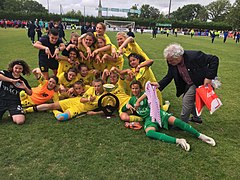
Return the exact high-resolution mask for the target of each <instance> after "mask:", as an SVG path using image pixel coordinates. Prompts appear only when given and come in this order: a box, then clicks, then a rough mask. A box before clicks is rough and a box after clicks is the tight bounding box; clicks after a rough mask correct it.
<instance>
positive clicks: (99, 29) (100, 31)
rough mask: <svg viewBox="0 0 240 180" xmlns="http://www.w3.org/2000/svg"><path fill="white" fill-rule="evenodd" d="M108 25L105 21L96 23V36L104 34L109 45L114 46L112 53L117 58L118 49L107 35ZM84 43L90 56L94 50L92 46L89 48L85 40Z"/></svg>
mask: <svg viewBox="0 0 240 180" xmlns="http://www.w3.org/2000/svg"><path fill="white" fill-rule="evenodd" d="M105 32H106V25H105V24H104V23H103V22H99V23H97V25H96V32H94V36H95V37H96V38H97V37H99V36H103V37H104V39H106V45H107V46H109V47H112V48H111V55H112V57H113V58H116V57H117V50H116V47H115V46H114V45H113V44H112V42H111V40H110V38H109V37H108V36H107V35H106V33H105ZM83 45H84V47H85V48H86V49H87V54H88V57H90V56H91V54H92V52H93V50H92V49H91V48H88V47H87V46H86V45H85V44H84V42H83Z"/></svg>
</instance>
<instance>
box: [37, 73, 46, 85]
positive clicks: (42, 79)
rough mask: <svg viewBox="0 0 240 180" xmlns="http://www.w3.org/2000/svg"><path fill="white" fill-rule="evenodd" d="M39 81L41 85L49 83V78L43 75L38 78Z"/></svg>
mask: <svg viewBox="0 0 240 180" xmlns="http://www.w3.org/2000/svg"><path fill="white" fill-rule="evenodd" d="M38 82H39V84H40V85H41V86H43V85H44V84H45V83H47V80H46V79H44V77H43V76H42V75H41V76H40V78H39V79H38Z"/></svg>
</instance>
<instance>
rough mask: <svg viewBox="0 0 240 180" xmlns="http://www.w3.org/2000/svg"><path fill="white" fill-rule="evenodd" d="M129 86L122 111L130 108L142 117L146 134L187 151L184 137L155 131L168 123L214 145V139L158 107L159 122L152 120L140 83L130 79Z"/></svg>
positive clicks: (167, 127)
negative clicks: (126, 101)
mask: <svg viewBox="0 0 240 180" xmlns="http://www.w3.org/2000/svg"><path fill="white" fill-rule="evenodd" d="M130 87H131V91H132V97H131V99H130V100H129V102H128V103H127V104H126V105H125V106H124V107H123V108H122V111H123V112H127V111H129V110H130V111H131V112H133V113H134V114H136V115H138V116H140V117H142V118H143V121H144V130H145V132H146V136H148V137H150V138H153V139H157V140H161V141H164V142H168V143H174V144H179V145H180V146H181V147H182V148H183V149H184V150H185V151H189V150H190V145H189V144H188V143H187V141H186V139H180V138H175V137H172V136H168V135H166V134H163V133H160V132H157V131H158V130H160V128H164V129H169V125H170V126H176V127H178V128H180V129H182V130H184V131H187V132H189V133H191V134H193V135H194V136H195V137H197V138H198V139H200V140H202V141H203V142H206V143H208V144H210V145H212V146H215V145H216V143H215V141H214V139H212V138H211V137H208V136H206V135H204V134H202V133H200V132H198V131H197V130H196V129H195V128H193V127H192V126H190V125H189V124H187V123H185V122H183V121H182V120H180V119H178V118H176V117H174V116H172V115H171V114H169V113H167V112H165V111H163V110H162V109H160V123H158V122H152V117H151V116H150V110H151V109H150V107H149V104H148V99H147V95H146V94H145V93H144V92H141V89H142V84H141V83H140V82H139V81H132V83H131V85H130ZM130 111H129V112H130Z"/></svg>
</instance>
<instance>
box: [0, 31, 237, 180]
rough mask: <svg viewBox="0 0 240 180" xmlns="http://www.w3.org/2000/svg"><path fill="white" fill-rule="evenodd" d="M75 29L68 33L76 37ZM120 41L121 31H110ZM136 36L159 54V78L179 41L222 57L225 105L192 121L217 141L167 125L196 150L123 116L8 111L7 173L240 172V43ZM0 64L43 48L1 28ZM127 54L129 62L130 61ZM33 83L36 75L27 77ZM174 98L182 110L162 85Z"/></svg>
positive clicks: (139, 175)
mask: <svg viewBox="0 0 240 180" xmlns="http://www.w3.org/2000/svg"><path fill="white" fill-rule="evenodd" d="M70 32H71V31H67V32H66V34H67V35H68V37H69V34H70ZM108 35H109V36H110V38H111V40H112V42H114V43H116V40H115V35H116V33H113V32H109V33H108ZM136 41H137V42H138V44H139V45H140V46H141V47H142V48H143V49H144V51H145V52H147V54H148V56H149V57H151V58H152V59H153V60H154V64H153V66H152V69H153V72H154V73H155V76H156V78H157V79H158V80H160V79H161V78H162V77H163V76H164V75H165V73H166V71H167V65H166V62H165V60H164V59H163V55H162V52H163V49H164V48H165V47H166V46H167V45H168V44H169V43H172V42H177V43H180V44H181V45H182V46H183V47H184V48H185V49H191V50H201V51H203V52H206V53H209V54H215V55H217V56H218V57H219V58H220V66H219V73H218V75H219V76H220V77H221V81H222V87H221V89H220V90H216V92H217V94H218V95H219V96H220V98H221V100H222V102H223V106H222V107H221V108H220V109H219V110H217V111H216V112H215V113H214V114H213V115H210V114H209V112H208V111H207V110H206V109H205V110H204V112H203V115H202V116H203V119H204V121H203V124H202V125H197V124H192V126H194V127H195V128H196V129H198V130H199V131H200V132H202V133H205V134H206V135H209V136H211V137H213V138H214V139H215V140H216V142H217V146H216V147H211V146H209V145H207V144H205V143H203V142H201V141H200V140H197V139H196V138H194V137H193V136H191V135H189V134H188V133H186V132H182V131H176V130H169V131H166V130H161V131H162V132H164V133H167V134H169V135H172V136H174V137H179V138H186V139H187V140H188V142H189V143H190V145H191V151H190V152H185V151H183V150H182V149H181V148H180V147H176V145H174V144H168V143H164V142H160V141H156V140H151V139H149V138H147V137H146V136H145V134H144V131H143V130H140V131H135V130H129V129H126V128H125V127H124V125H123V122H121V121H120V120H119V119H118V118H112V119H106V118H104V117H103V116H84V117H81V118H74V119H72V120H71V121H68V122H63V123H59V122H57V121H56V120H55V119H54V117H53V115H52V114H51V113H47V112H42V113H32V114H27V116H26V118H27V120H26V123H25V124H24V125H22V126H18V125H15V124H13V123H12V121H11V120H10V118H9V117H8V116H7V114H5V115H4V118H3V120H1V121H0V126H1V128H0V135H1V142H0V177H1V178H3V179H145V178H149V179H237V178H239V177H240V173H239V164H240V155H239V148H240V144H239V143H238V138H239V135H240V133H239V119H238V114H239V110H238V105H239V104H240V100H239V98H238V94H239V85H238V78H239V77H240V76H239V74H238V72H239V67H240V62H239V55H240V53H239V46H240V45H239V44H236V43H235V42H234V41H233V40H232V39H228V40H227V42H226V43H225V44H224V43H223V42H222V39H221V38H216V39H215V42H214V43H213V44H212V43H211V39H210V38H209V37H194V38H192V39H191V38H190V36H180V35H179V36H178V37H174V36H170V37H168V38H167V37H166V36H165V35H157V39H155V40H152V39H151V34H139V33H138V34H136ZM0 47H1V48H0V62H1V63H0V69H1V70H2V69H6V68H7V64H8V62H9V61H11V60H14V59H19V58H20V59H24V60H26V61H27V62H28V63H29V65H30V66H31V67H32V68H34V67H38V58H37V54H38V50H36V49H34V48H33V47H32V45H31V42H30V39H28V38H27V32H26V30H24V29H7V30H5V29H0ZM126 66H127V62H125V67H126ZM27 79H28V80H29V83H30V84H31V86H32V87H33V86H36V85H37V82H36V80H34V78H33V75H31V76H30V77H27ZM163 97H164V99H165V100H170V102H171V107H170V110H169V111H170V112H171V113H173V114H174V115H175V116H177V117H179V112H180V110H181V98H176V96H175V87H174V84H173V83H171V84H170V85H169V86H168V87H167V88H165V89H164V91H163Z"/></svg>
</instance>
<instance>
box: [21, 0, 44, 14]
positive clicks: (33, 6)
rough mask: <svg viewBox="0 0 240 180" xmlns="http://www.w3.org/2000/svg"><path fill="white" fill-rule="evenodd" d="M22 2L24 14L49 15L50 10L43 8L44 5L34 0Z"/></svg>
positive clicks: (23, 0)
mask: <svg viewBox="0 0 240 180" xmlns="http://www.w3.org/2000/svg"><path fill="white" fill-rule="evenodd" d="M21 2H22V10H21V11H23V12H26V13H33V12H36V13H37V12H38V13H47V12H48V10H47V9H46V8H45V7H43V5H42V4H39V3H38V2H37V1H33V0H21Z"/></svg>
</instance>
